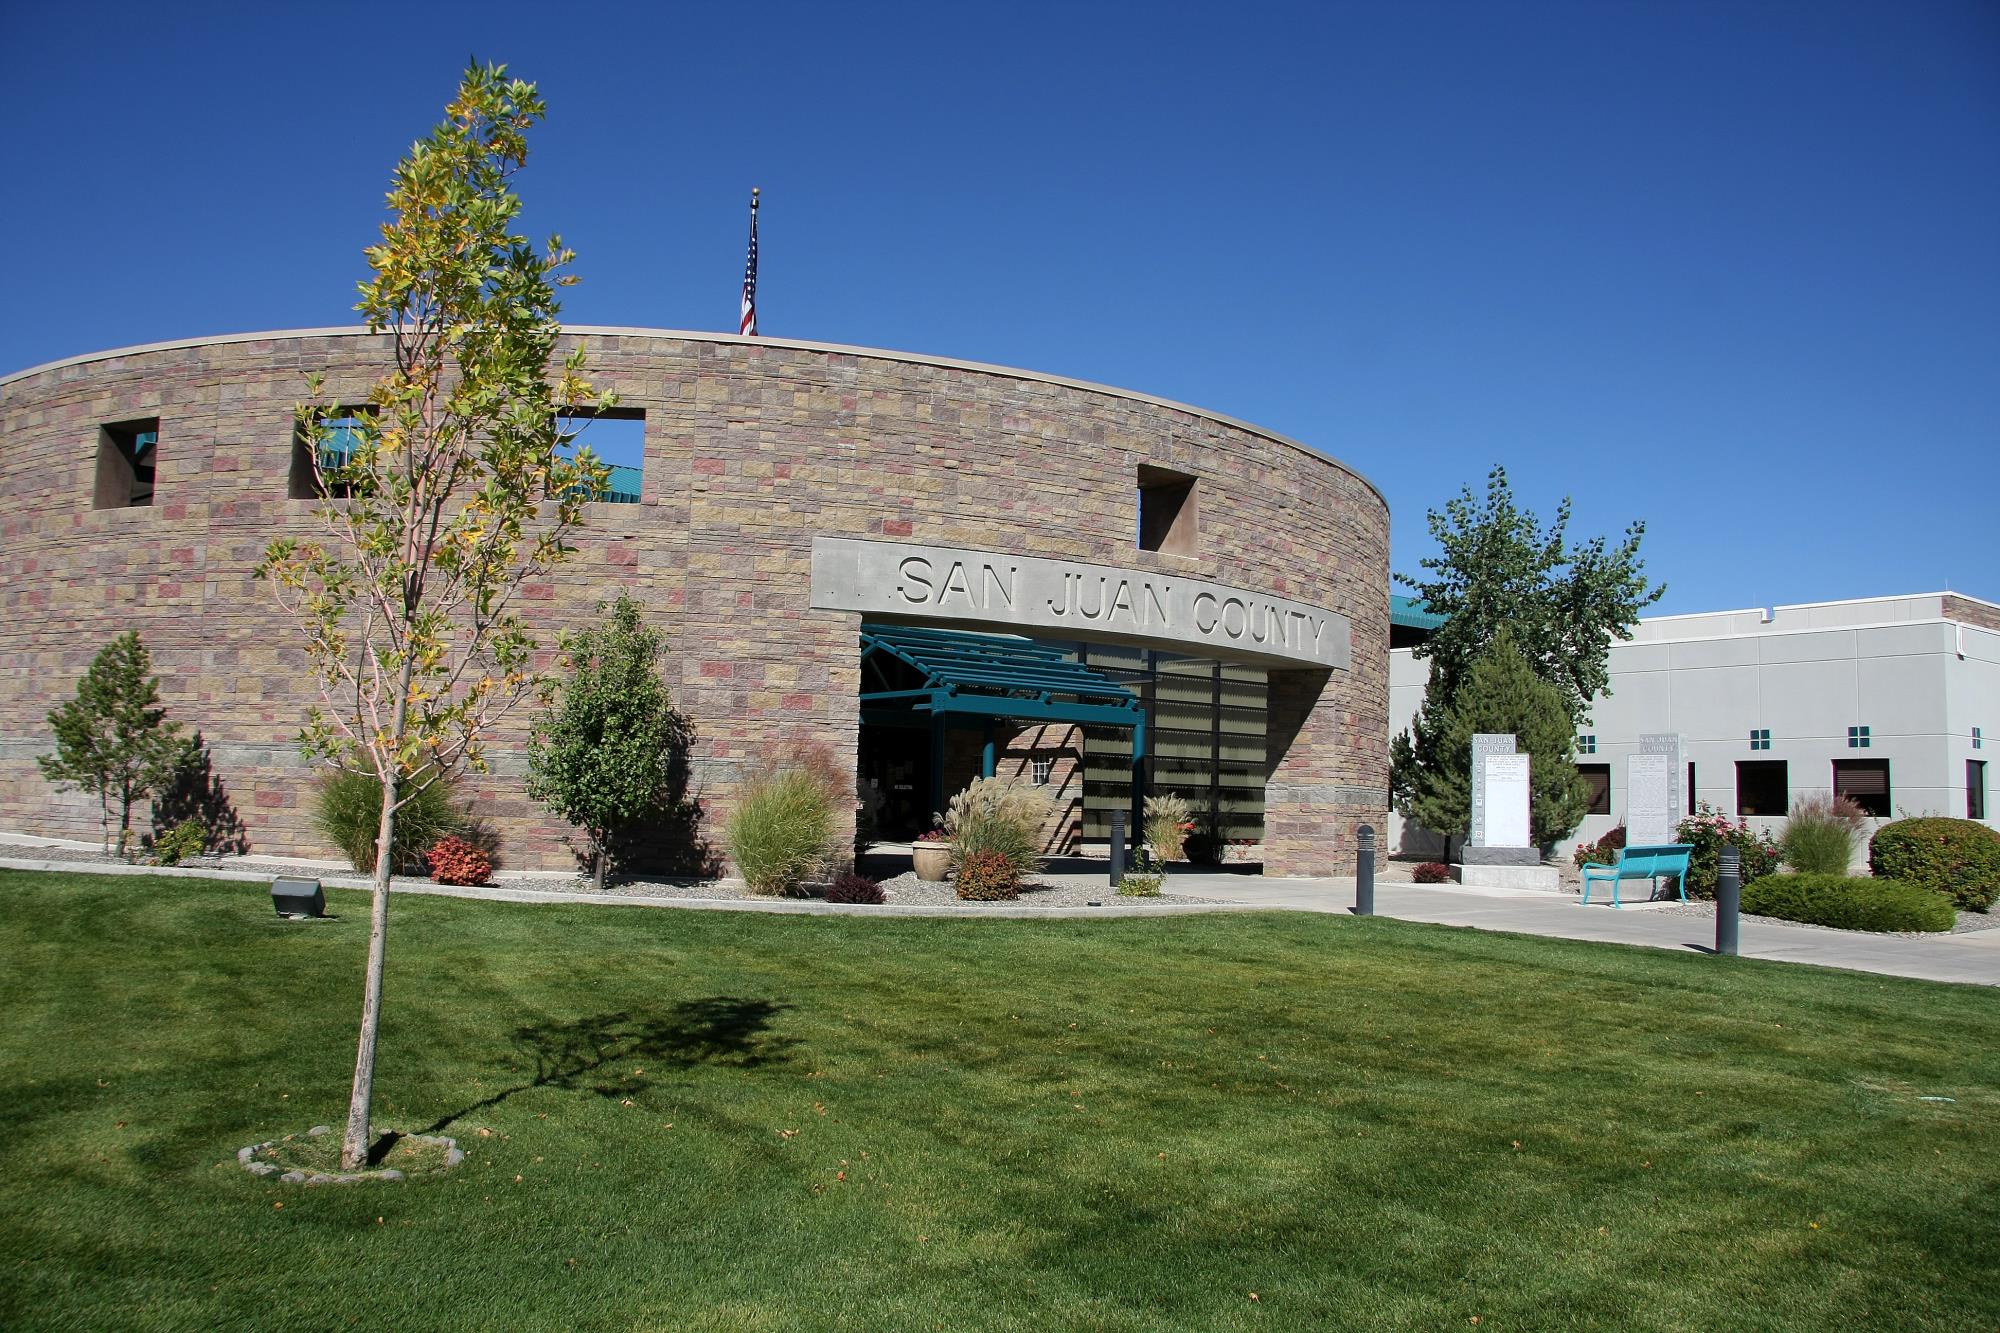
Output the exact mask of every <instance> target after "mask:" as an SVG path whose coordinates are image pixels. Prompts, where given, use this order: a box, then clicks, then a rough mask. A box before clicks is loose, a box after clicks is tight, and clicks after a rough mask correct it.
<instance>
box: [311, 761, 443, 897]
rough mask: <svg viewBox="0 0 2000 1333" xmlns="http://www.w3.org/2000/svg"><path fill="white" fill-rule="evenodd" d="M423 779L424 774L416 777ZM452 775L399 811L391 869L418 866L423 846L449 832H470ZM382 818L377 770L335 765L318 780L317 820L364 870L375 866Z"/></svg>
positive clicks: (322, 830) (351, 862)
mask: <svg viewBox="0 0 2000 1333" xmlns="http://www.w3.org/2000/svg"><path fill="white" fill-rule="evenodd" d="M413 780H419V781H420V780H421V775H420V777H419V778H417V779H413ZM454 798H455V784H454V783H453V781H452V780H451V779H450V778H440V779H438V780H436V781H433V782H430V783H429V784H428V785H427V786H425V787H424V788H423V789H422V790H421V791H419V792H418V793H417V794H416V795H415V796H412V797H411V798H410V799H409V800H408V801H406V802H405V803H404V804H403V806H402V808H401V809H399V810H397V811H396V842H395V846H394V847H392V848H391V849H390V855H389V864H390V869H392V870H397V871H419V870H421V869H422V867H423V853H424V849H425V848H427V847H429V846H431V845H432V844H433V843H435V842H437V840H438V839H439V838H442V837H445V836H446V835H447V834H454V833H463V832H465V823H466V820H465V814H464V812H463V811H461V810H460V809H459V807H458V802H457V801H456V799H454ZM381 820H382V783H381V782H380V780H378V779H377V778H376V776H375V775H374V774H373V773H356V772H353V771H352V770H349V769H344V768H340V769H335V770H333V771H332V772H330V773H328V774H326V775H325V776H324V777H322V778H321V779H320V780H319V787H318V790H317V792H316V793H315V794H314V800H313V822H314V823H315V824H317V825H318V826H319V831H320V833H321V834H323V835H324V836H325V838H326V840H327V841H328V842H330V843H332V844H333V845H334V846H335V847H337V848H339V849H340V853H341V855H343V856H345V857H346V858H347V863H348V864H349V865H351V866H353V867H354V868H355V869H356V870H358V871H360V872H361V873H362V874H364V875H365V874H372V873H374V870H375V833H376V831H377V830H378V829H379V828H380V827H381Z"/></svg>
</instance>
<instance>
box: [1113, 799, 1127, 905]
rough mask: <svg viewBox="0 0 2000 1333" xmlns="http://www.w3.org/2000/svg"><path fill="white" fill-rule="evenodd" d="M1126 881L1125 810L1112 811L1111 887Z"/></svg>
mask: <svg viewBox="0 0 2000 1333" xmlns="http://www.w3.org/2000/svg"><path fill="white" fill-rule="evenodd" d="M1124 882H1125V812H1124V811H1123V810H1113V811H1112V812H1111V887H1112V888H1114V889H1115V888H1117V887H1118V886H1119V885H1120V884H1123V883H1124Z"/></svg>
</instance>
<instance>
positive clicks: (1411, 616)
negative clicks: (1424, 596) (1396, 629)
mask: <svg viewBox="0 0 2000 1333" xmlns="http://www.w3.org/2000/svg"><path fill="white" fill-rule="evenodd" d="M1444 622H1445V617H1444V616H1441V615H1439V614H1438V613H1437V612H1435V611H1433V610H1431V609H1430V608H1429V607H1427V606H1425V605H1424V604H1423V603H1422V602H1421V601H1419V600H1417V599H1416V598H1414V597H1403V596H1401V595H1399V594H1396V593H1390V594H1389V623H1390V624H1391V625H1396V626H1400V627H1401V628H1403V629H1427V630H1430V629H1442V628H1444Z"/></svg>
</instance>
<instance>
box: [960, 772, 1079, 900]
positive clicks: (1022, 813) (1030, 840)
mask: <svg viewBox="0 0 2000 1333" xmlns="http://www.w3.org/2000/svg"><path fill="white" fill-rule="evenodd" d="M1053 811H1054V803H1053V802H1052V801H1051V800H1050V799H1049V793H1048V789H1047V788H1046V787H1037V786H1034V785H1032V784H1030V783H1026V782H1020V781H1016V780H1014V779H1011V778H974V779H973V781H972V785H971V786H969V787H967V788H966V789H965V790H964V791H962V792H960V793H959V794H958V795H956V796H954V797H952V798H951V805H950V807H949V808H947V809H946V810H945V813H944V820H943V824H944V831H945V834H946V836H947V837H949V838H950V839H951V868H952V870H953V871H954V872H956V873H960V874H962V873H963V872H964V867H965V863H966V862H967V861H968V860H969V859H970V858H972V857H974V856H977V855H980V854H982V853H987V852H991V853H994V854H996V855H998V856H1001V857H1003V858H1005V860H1006V862H1007V864H1008V865H1009V866H1011V867H1012V868H1013V878H1014V883H1015V884H1016V885H1017V886H1018V885H1019V883H1020V882H1021V881H1022V880H1023V879H1025V878H1027V877H1028V876H1029V875H1032V874H1034V873H1035V871H1036V870H1037V869H1039V868H1040V866H1041V861H1042V826H1043V824H1045V823H1047V822H1048V818H1049V815H1050V814H1051V813H1053ZM960 896H961V897H963V896H964V895H963V894H961V895H960Z"/></svg>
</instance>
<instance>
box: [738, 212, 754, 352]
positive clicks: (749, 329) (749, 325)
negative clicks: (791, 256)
mask: <svg viewBox="0 0 2000 1333" xmlns="http://www.w3.org/2000/svg"><path fill="white" fill-rule="evenodd" d="M736 331H737V332H738V333H741V334H745V335H747V336H749V337H752V338H754V337H756V336H757V191H755V190H752V191H750V258H749V260H748V261H747V262H745V264H744V265H743V318H742V321H741V324H740V326H739V327H738V328H737V330H736Z"/></svg>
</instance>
